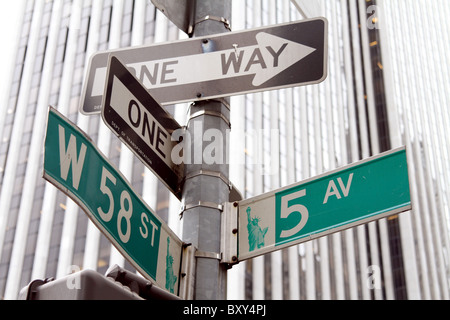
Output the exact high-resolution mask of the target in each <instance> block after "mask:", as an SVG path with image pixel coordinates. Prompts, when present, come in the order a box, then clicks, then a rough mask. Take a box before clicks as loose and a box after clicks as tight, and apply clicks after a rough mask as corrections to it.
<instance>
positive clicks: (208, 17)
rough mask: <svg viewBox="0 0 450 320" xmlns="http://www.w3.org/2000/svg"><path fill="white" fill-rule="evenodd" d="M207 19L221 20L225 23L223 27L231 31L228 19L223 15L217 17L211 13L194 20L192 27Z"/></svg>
mask: <svg viewBox="0 0 450 320" xmlns="http://www.w3.org/2000/svg"><path fill="white" fill-rule="evenodd" d="M208 20H214V21H218V22H222V23H223V24H224V25H225V28H227V29H228V30H230V31H231V25H230V21H228V19H225V18H224V17H217V16H212V15H207V16H205V17H203V18H200V19H198V20H197V21H195V23H194V28H195V26H196V25H197V24H199V23H202V22H205V21H208ZM192 31H193V30H192Z"/></svg>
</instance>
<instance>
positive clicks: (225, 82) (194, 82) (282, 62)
mask: <svg viewBox="0 0 450 320" xmlns="http://www.w3.org/2000/svg"><path fill="white" fill-rule="evenodd" d="M111 53H113V54H114V55H115V56H116V57H117V58H118V59H119V60H120V61H122V62H123V63H124V64H125V65H126V66H127V67H128V68H129V70H130V71H132V72H133V73H134V74H135V76H136V77H137V78H138V79H139V80H140V82H141V83H143V85H144V86H145V87H146V88H147V89H148V90H149V92H150V94H151V95H152V96H153V97H154V98H155V100H156V101H158V103H160V104H162V105H167V104H174V103H179V102H191V101H198V100H205V99H211V98H219V97H225V96H231V95H236V94H244V93H249V92H258V91H265V90H271V89H279V88H286V87H292V86H299V85H307V84H315V83H319V82H321V81H323V80H324V79H325V78H326V76H327V21H326V20H325V19H324V18H316V19H311V20H302V21H296V22H292V23H286V24H280V25H275V26H271V27H264V28H258V29H252V30H245V31H240V32H232V33H224V34H220V35H214V36H208V37H199V38H192V39H189V40H182V41H176V42H171V43H164V44H157V45H151V46H143V47H131V48H126V49H118V50H109V51H105V52H99V53H96V54H95V55H94V56H93V57H92V58H91V60H90V64H89V72H88V75H87V79H86V81H85V83H84V89H83V94H82V99H81V105H80V109H81V112H83V113H85V114H91V113H99V112H100V109H101V102H102V95H103V94H104V85H105V77H106V73H107V63H108V55H109V54H111Z"/></svg>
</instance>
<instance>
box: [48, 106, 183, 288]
mask: <svg viewBox="0 0 450 320" xmlns="http://www.w3.org/2000/svg"><path fill="white" fill-rule="evenodd" d="M44 178H45V179H46V180H48V181H49V182H51V183H52V184H54V185H55V186H56V187H58V188H59V189H61V190H62V191H63V192H65V193H66V194H67V195H68V196H69V197H70V198H72V200H74V201H75V202H76V203H77V204H78V205H79V206H80V207H81V208H82V209H83V210H84V211H85V212H86V214H87V215H88V217H89V218H90V219H91V221H92V222H93V223H94V224H95V225H96V226H97V228H99V229H100V231H102V232H103V233H104V234H105V236H106V237H107V238H108V239H109V240H110V241H111V242H112V243H113V244H114V246H115V247H116V248H117V249H118V250H119V251H120V252H121V253H122V254H123V255H124V256H125V258H127V260H128V261H129V262H130V263H131V264H132V265H133V266H134V267H135V268H136V269H138V270H139V272H141V274H142V275H144V276H145V277H146V278H147V279H149V280H152V281H153V282H156V284H158V285H159V286H160V287H162V288H165V289H167V290H168V291H169V292H171V293H174V294H177V291H178V281H179V279H180V276H179V270H180V264H181V255H182V242H181V240H180V239H179V238H178V237H177V236H176V235H175V234H174V233H173V232H172V231H171V230H170V228H169V227H168V226H167V225H166V224H165V223H164V222H163V221H161V220H160V219H159V218H158V216H157V215H156V214H155V213H154V212H153V211H152V210H151V209H150V208H149V207H148V206H147V204H146V203H145V202H144V201H143V200H142V198H141V197H140V196H139V195H138V194H136V193H135V192H134V191H133V189H132V188H131V186H130V184H129V183H128V181H127V180H126V179H125V178H124V177H123V176H122V174H121V173H120V172H119V171H118V170H117V169H116V168H114V166H113V165H112V164H111V163H110V162H109V161H108V160H107V159H106V158H105V157H104V156H103V155H102V154H101V152H100V151H99V150H98V149H97V147H96V146H95V145H94V144H93V143H92V141H91V140H90V139H89V137H87V136H86V134H85V133H84V132H82V131H81V130H80V129H79V128H77V127H76V126H74V125H73V124H71V123H70V122H69V120H67V119H66V118H65V117H63V116H62V115H61V114H60V113H58V112H57V111H56V110H55V109H53V108H50V109H49V113H48V122H47V133H46V138H45V152H44Z"/></svg>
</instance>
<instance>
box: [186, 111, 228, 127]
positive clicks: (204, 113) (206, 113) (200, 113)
mask: <svg viewBox="0 0 450 320" xmlns="http://www.w3.org/2000/svg"><path fill="white" fill-rule="evenodd" d="M201 116H212V117H218V118H221V119H222V120H223V121H225V123H226V124H227V125H228V127H229V128H230V129H231V123H230V120H228V119H227V118H226V117H225V116H224V115H223V114H222V113H220V112H216V111H211V110H200V111H197V112H195V113H194V114H192V115H191V116H190V117H189V119H188V123H189V121H191V120H192V119H194V118H198V117H201Z"/></svg>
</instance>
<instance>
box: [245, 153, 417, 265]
mask: <svg viewBox="0 0 450 320" xmlns="http://www.w3.org/2000/svg"><path fill="white" fill-rule="evenodd" d="M238 209H239V215H238V220H239V235H238V238H239V239H238V260H239V261H242V260H245V259H249V258H253V257H255V256H258V255H261V254H264V253H268V252H272V251H275V250H279V249H282V248H285V247H288V246H292V245H294V244H298V243H301V242H305V241H308V240H312V239H315V238H318V237H321V236H324V235H328V234H331V233H334V232H337V231H341V230H344V229H347V228H351V227H354V226H357V225H360V224H364V223H368V222H370V221H373V220H376V219H380V218H383V217H387V216H389V215H393V214H397V213H400V212H403V211H407V210H410V209H411V198H410V192H409V179H408V167H407V161H406V149H405V147H402V148H398V149H395V150H391V151H389V152H386V153H383V154H380V155H377V156H374V157H371V158H369V159H366V160H362V161H359V162H356V163H354V164H351V165H348V166H345V167H342V168H339V169H337V170H334V171H332V172H329V173H325V174H322V175H320V176H317V177H313V178H311V179H308V180H305V181H302V182H299V183H296V184H293V185H291V186H288V187H284V188H281V189H278V190H275V191H272V192H269V193H266V194H263V195H260V196H257V197H254V198H250V199H246V200H243V201H240V202H239V206H238Z"/></svg>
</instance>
